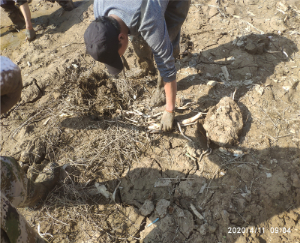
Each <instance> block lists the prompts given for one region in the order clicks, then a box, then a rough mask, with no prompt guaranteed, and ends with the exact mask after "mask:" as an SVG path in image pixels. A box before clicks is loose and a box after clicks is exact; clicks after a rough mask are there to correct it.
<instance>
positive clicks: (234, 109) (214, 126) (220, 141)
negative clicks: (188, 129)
mask: <svg viewBox="0 0 300 243" xmlns="http://www.w3.org/2000/svg"><path fill="white" fill-rule="evenodd" d="M203 127H204V129H205V130H206V133H207V137H208V138H209V139H210V140H211V141H212V142H214V143H215V144H217V145H219V146H223V147H229V146H231V145H234V144H236V143H237V142H238V138H239V135H240V133H241V131H242V129H243V117H242V113H241V110H240V108H239V107H238V105H237V104H236V103H235V101H234V100H232V99H231V98H230V97H224V98H222V99H221V100H220V102H219V103H218V104H217V105H216V106H214V107H212V108H210V109H209V111H208V113H207V116H206V118H205V121H204V125H203Z"/></svg>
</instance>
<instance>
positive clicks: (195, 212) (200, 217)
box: [190, 204, 204, 220]
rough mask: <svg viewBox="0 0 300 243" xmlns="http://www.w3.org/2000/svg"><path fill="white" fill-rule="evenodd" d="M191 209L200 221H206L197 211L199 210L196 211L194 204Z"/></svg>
mask: <svg viewBox="0 0 300 243" xmlns="http://www.w3.org/2000/svg"><path fill="white" fill-rule="evenodd" d="M190 207H191V209H192V211H193V213H194V214H195V215H196V216H197V217H198V218H199V219H201V220H202V219H204V217H203V216H202V215H201V214H200V213H199V212H198V211H197V209H196V207H195V206H194V205H193V204H191V206H190Z"/></svg>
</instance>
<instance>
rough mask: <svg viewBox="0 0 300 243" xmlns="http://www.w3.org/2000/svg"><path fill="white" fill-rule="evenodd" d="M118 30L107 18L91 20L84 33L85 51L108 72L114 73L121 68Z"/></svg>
mask: <svg viewBox="0 0 300 243" xmlns="http://www.w3.org/2000/svg"><path fill="white" fill-rule="evenodd" d="M119 33H120V31H119V30H118V29H117V28H116V27H115V26H114V25H113V24H112V23H111V21H110V20H109V19H108V18H101V20H95V21H93V22H92V23H91V24H90V25H89V27H88V28H87V29H86V31H85V33H84V42H85V45H86V52H87V53H88V54H90V55H91V56H92V57H93V58H94V59H95V60H96V61H99V62H103V63H104V64H105V66H106V67H107V69H108V71H109V73H110V74H113V75H116V74H119V73H120V72H121V71H122V70H123V63H122V60H121V57H120V55H119V53H118V49H119V40H118V36H119Z"/></svg>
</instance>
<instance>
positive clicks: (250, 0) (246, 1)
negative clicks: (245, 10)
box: [244, 0, 259, 6]
mask: <svg viewBox="0 0 300 243" xmlns="http://www.w3.org/2000/svg"><path fill="white" fill-rule="evenodd" d="M258 2H259V0H244V4H245V5H246V6H247V5H256V4H258Z"/></svg>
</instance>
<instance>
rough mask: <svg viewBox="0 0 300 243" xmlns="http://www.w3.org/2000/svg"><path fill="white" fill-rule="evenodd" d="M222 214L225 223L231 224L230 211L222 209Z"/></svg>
mask: <svg viewBox="0 0 300 243" xmlns="http://www.w3.org/2000/svg"><path fill="white" fill-rule="evenodd" d="M221 216H222V219H223V221H224V225H229V224H230V220H229V213H228V212H227V211H226V210H222V212H221Z"/></svg>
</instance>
